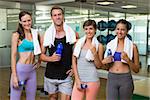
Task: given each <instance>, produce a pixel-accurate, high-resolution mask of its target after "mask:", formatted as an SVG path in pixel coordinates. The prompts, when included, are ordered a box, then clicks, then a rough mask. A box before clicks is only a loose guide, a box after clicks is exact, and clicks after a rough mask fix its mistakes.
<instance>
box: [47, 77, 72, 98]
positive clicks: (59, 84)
mask: <svg viewBox="0 0 150 100" xmlns="http://www.w3.org/2000/svg"><path fill="white" fill-rule="evenodd" d="M72 84H73V81H72V78H71V77H70V76H68V77H67V78H66V79H64V80H58V79H49V78H46V77H44V91H46V92H48V93H49V94H54V93H57V92H61V93H63V94H66V95H71V93H72Z"/></svg>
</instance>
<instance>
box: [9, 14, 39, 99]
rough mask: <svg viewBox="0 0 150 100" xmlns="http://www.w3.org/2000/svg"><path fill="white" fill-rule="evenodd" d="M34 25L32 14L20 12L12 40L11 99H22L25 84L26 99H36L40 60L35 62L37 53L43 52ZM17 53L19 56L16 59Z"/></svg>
mask: <svg viewBox="0 0 150 100" xmlns="http://www.w3.org/2000/svg"><path fill="white" fill-rule="evenodd" d="M31 26H32V16H31V14H30V13H29V12H27V11H22V12H20V13H19V25H18V28H17V31H16V32H14V33H13V34H12V41H11V46H12V48H11V72H12V74H11V81H10V87H11V94H10V100H20V97H21V92H22V89H23V88H22V87H23V86H25V90H26V100H35V96H36V70H35V68H36V67H38V66H39V63H40V61H39V60H38V62H35V55H38V54H40V53H41V49H40V45H39V44H40V43H39V39H40V38H39V34H38V32H37V31H36V30H35V29H32V28H31ZM17 54H18V56H19V58H18V60H16V57H17Z"/></svg>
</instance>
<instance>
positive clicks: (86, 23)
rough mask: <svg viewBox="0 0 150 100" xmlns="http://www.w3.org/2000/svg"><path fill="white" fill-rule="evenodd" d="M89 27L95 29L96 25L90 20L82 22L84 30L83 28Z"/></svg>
mask: <svg viewBox="0 0 150 100" xmlns="http://www.w3.org/2000/svg"><path fill="white" fill-rule="evenodd" d="M90 25H92V26H93V27H94V28H95V29H97V25H96V22H95V20H91V19H88V20H86V21H85V22H84V24H83V28H84V27H85V26H90Z"/></svg>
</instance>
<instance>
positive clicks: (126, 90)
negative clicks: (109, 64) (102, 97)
mask: <svg viewBox="0 0 150 100" xmlns="http://www.w3.org/2000/svg"><path fill="white" fill-rule="evenodd" d="M133 90H134V84H133V79H132V76H131V73H121V74H116V73H111V72H109V73H108V80H107V91H106V92H107V93H106V98H107V100H118V99H119V98H120V99H119V100H131V99H132V94H133Z"/></svg>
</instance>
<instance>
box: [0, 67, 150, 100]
mask: <svg viewBox="0 0 150 100" xmlns="http://www.w3.org/2000/svg"><path fill="white" fill-rule="evenodd" d="M44 71H45V68H44V67H41V68H39V69H38V70H37V84H38V86H43V76H44ZM138 75H142V76H144V77H149V76H150V73H148V72H147V70H146V69H141V70H140V72H139V73H138ZM9 80H10V68H1V69H0V100H9V95H8V90H9ZM137 81H138V80H136V82H137ZM100 82H101V87H100V91H99V94H98V96H97V100H105V99H106V96H105V95H106V94H105V89H106V79H102V78H101V79H100ZM148 82H149V81H148ZM138 83H139V82H138ZM140 85H142V83H140ZM147 85H150V83H148V84H147ZM138 86H139V85H138ZM136 88H138V87H136ZM141 89H142V88H140V90H141ZM149 90H150V89H149ZM149 93H150V92H149ZM149 97H150V95H149ZM47 99H48V98H47V96H41V95H40V91H37V96H36V100H47ZM21 100H25V93H23V95H22V99H21Z"/></svg>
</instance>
